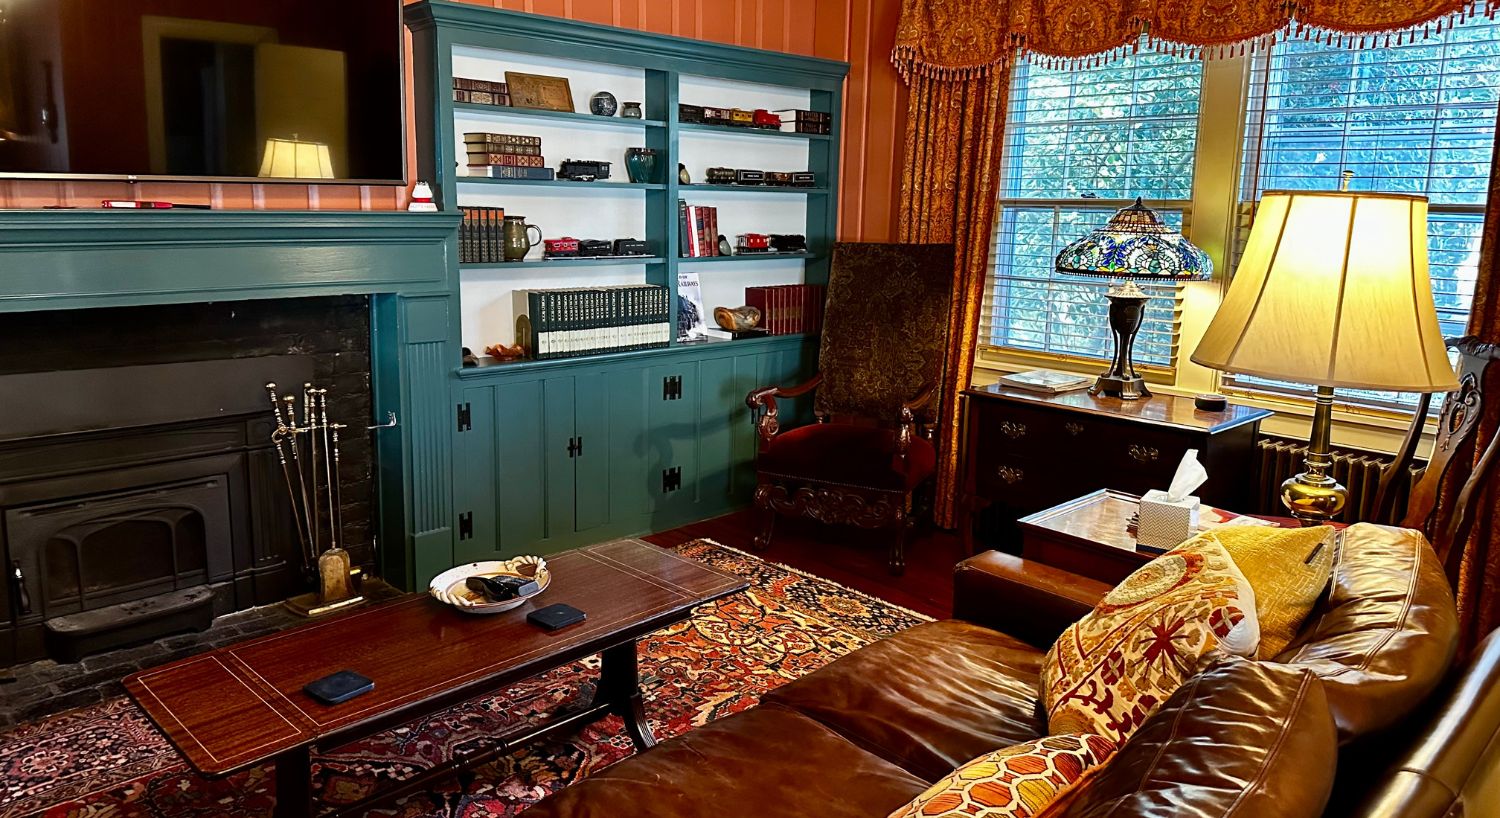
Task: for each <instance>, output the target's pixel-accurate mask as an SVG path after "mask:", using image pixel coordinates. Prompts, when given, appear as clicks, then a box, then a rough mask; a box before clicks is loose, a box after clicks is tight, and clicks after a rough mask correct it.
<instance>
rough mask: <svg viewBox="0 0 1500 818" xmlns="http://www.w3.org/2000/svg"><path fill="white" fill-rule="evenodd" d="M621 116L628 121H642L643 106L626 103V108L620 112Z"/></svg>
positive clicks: (635, 103) (637, 103)
mask: <svg viewBox="0 0 1500 818" xmlns="http://www.w3.org/2000/svg"><path fill="white" fill-rule="evenodd" d="M620 116H622V117H625V118H626V119H640V118H641V116H642V114H641V104H640V103H639V102H627V103H625V108H624V110H622V111H620Z"/></svg>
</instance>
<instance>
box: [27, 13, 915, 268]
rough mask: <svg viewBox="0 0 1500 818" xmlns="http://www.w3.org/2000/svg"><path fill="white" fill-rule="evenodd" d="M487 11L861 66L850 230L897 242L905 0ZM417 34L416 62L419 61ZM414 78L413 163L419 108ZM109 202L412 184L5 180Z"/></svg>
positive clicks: (336, 199)
mask: <svg viewBox="0 0 1500 818" xmlns="http://www.w3.org/2000/svg"><path fill="white" fill-rule="evenodd" d="M466 2H472V3H475V4H477V5H481V6H488V7H493V8H504V9H509V10H512V11H527V12H532V13H536V14H548V15H553V16H557V17H570V18H572V19H577V20H585V21H588V22H595V23H604V24H606V25H619V26H621V27H624V28H634V29H642V30H646V31H654V32H658V33H662V34H675V35H677V36H679V37H696V38H699V39H704V40H712V41H716V42H722V43H732V44H735V45H743V46H751V47H761V48H768V49H773V50H779V51H787V52H792V53H796V54H812V55H816V56H819V57H827V58H830V59H837V60H846V61H848V62H849V63H850V64H851V67H850V74H849V85H848V87H847V88H846V91H845V100H844V112H843V113H844V134H845V136H844V146H843V151H842V155H843V171H842V174H841V179H842V182H841V187H842V189H841V190H840V208H839V209H840V216H839V237H840V238H842V239H848V240H863V241H891V240H893V239H894V237H895V223H896V218H897V212H896V210H897V199H898V198H899V194H900V168H901V158H902V157H901V152H902V128H901V120H902V118H903V115H904V114H905V111H906V97H905V92H904V88H903V87H902V85H901V83H900V81H899V80H898V79H897V77H896V73H895V70H894V69H893V68H892V67H891V64H890V45H891V40H892V38H893V37H894V35H895V27H896V19H897V17H898V16H899V15H900V10H901V3H900V0H466ZM410 61H411V50H410V36H409V34H408V38H407V62H408V64H410ZM410 84H411V76H410V72H408V76H407V86H408V87H407V93H406V98H407V101H408V104H407V114H406V131H407V137H408V146H407V163H408V167H415V162H416V148H415V145H412V144H410V142H411V135H412V133H414V125H415V112H414V111H413V110H412V106H411V104H410V101H411V99H412V93H411V87H410ZM104 199H165V200H169V201H178V202H184V203H190V204H212V205H214V206H215V207H223V208H227V209H254V208H266V209H278V210H302V209H308V208H310V207H311V208H317V209H329V210H343V209H364V210H393V209H398V208H401V207H404V206H405V205H406V201H407V193H406V191H405V190H402V189H398V188H396V187H390V186H369V187H358V186H354V185H318V186H317V187H316V189H311V188H308V187H305V186H302V185H257V184H254V183H225V184H212V185H210V184H206V183H180V184H179V183H170V184H169V183H143V184H140V185H127V184H124V183H120V182H51V181H40V180H20V181H9V182H0V206H3V207H7V208H35V207H49V206H57V205H63V206H73V207H98V205H99V202H100V201H102V200H104Z"/></svg>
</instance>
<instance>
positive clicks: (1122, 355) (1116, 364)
mask: <svg viewBox="0 0 1500 818" xmlns="http://www.w3.org/2000/svg"><path fill="white" fill-rule="evenodd" d="M1104 297H1105V298H1108V299H1109V329H1110V332H1111V333H1113V335H1114V337H1115V355H1114V358H1113V359H1112V360H1111V361H1110V366H1109V371H1108V372H1105V373H1104V374H1102V375H1100V376H1099V378H1098V379H1097V380H1095V381H1094V385H1093V386H1091V387H1089V394H1090V395H1093V396H1095V397H1100V396H1103V397H1106V398H1119V399H1121V400H1140V399H1141V398H1149V397H1151V392H1150V390H1148V389H1146V380H1145V379H1144V378H1142V377H1141V376H1140V375H1137V374H1136V372H1135V366H1134V365H1133V364H1132V363H1131V361H1130V357H1131V353H1132V352H1133V351H1134V349H1135V334H1136V332H1138V331H1139V330H1140V328H1141V321H1142V320H1143V319H1144V318H1145V316H1146V302H1147V301H1150V300H1151V296H1149V295H1147V294H1146V293H1145V291H1144V290H1142V289H1141V288H1140V287H1137V286H1136V285H1135V282H1133V281H1126V282H1125V283H1124V284H1120V285H1117V286H1114V287H1111V288H1110V289H1109V292H1107V293H1105V294H1104Z"/></svg>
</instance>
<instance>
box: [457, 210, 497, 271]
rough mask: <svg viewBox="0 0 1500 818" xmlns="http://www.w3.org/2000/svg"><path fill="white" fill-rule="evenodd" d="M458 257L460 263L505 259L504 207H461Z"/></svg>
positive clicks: (490, 261) (488, 262) (495, 261)
mask: <svg viewBox="0 0 1500 818" xmlns="http://www.w3.org/2000/svg"><path fill="white" fill-rule="evenodd" d="M459 210H460V211H462V212H463V214H464V219H463V221H461V222H459V224H458V260H459V262H460V263H461V264H495V263H498V262H501V261H504V260H505V243H504V241H503V239H504V237H505V233H504V225H505V208H503V207H460V208H459Z"/></svg>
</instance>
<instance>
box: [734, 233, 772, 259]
mask: <svg viewBox="0 0 1500 818" xmlns="http://www.w3.org/2000/svg"><path fill="white" fill-rule="evenodd" d="M769 252H771V237H770V236H768V235H766V234H765V233H741V234H740V235H739V236H738V237H737V238H736V247H735V253H736V254H740V253H769Z"/></svg>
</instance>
